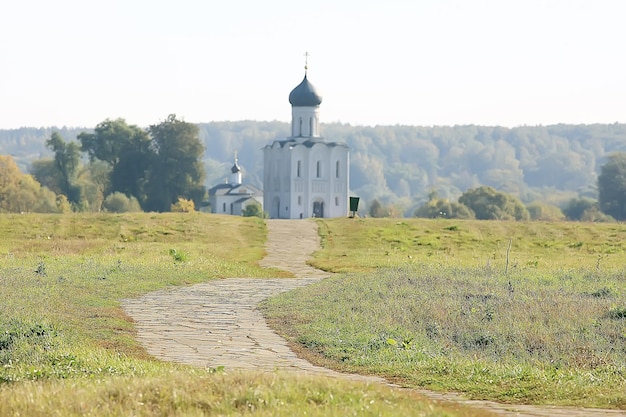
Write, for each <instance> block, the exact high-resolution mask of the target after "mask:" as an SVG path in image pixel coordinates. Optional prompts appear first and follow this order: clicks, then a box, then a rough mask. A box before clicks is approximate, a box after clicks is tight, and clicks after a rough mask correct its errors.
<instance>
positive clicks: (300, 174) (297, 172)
mask: <svg viewBox="0 0 626 417" xmlns="http://www.w3.org/2000/svg"><path fill="white" fill-rule="evenodd" d="M301 176H302V161H298V166H297V168H296V177H298V178H300V177H301Z"/></svg>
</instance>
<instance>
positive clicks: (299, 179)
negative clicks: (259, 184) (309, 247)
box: [263, 67, 350, 219]
mask: <svg viewBox="0 0 626 417" xmlns="http://www.w3.org/2000/svg"><path fill="white" fill-rule="evenodd" d="M289 102H290V103H291V136H290V137H288V138H287V139H286V140H276V141H274V142H273V143H272V144H271V145H267V146H265V147H264V148H263V158H264V176H263V209H264V210H265V211H266V212H267V213H269V216H270V218H272V219H304V218H308V217H320V218H328V217H344V216H346V215H347V214H348V189H349V186H350V181H349V180H350V179H349V173H350V166H349V164H350V150H349V148H348V146H347V145H346V144H345V143H338V142H326V141H325V140H324V138H323V137H322V136H320V104H321V103H322V96H321V95H320V94H319V92H318V91H317V90H316V89H315V87H314V86H313V84H311V83H310V82H309V80H308V79H307V67H305V73H304V79H303V80H302V82H301V83H300V84H299V85H298V86H297V87H296V88H294V89H293V90H292V91H291V93H290V94H289Z"/></svg>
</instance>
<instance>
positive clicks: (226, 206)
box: [209, 158, 263, 216]
mask: <svg viewBox="0 0 626 417" xmlns="http://www.w3.org/2000/svg"><path fill="white" fill-rule="evenodd" d="M242 179H243V175H242V172H241V167H240V166H239V163H238V161H237V158H235V164H234V165H233V167H232V168H231V176H230V182H228V183H224V184H219V185H216V186H215V187H212V188H210V189H209V204H210V205H211V213H217V214H232V215H234V216H241V215H242V214H243V211H244V209H245V208H246V207H247V206H248V205H249V204H259V205H260V206H261V209H263V192H262V191H261V190H259V189H258V188H256V187H254V186H252V185H244V184H242Z"/></svg>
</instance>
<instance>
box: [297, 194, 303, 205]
mask: <svg viewBox="0 0 626 417" xmlns="http://www.w3.org/2000/svg"><path fill="white" fill-rule="evenodd" d="M298 205H299V206H301V205H302V196H301V195H299V196H298Z"/></svg>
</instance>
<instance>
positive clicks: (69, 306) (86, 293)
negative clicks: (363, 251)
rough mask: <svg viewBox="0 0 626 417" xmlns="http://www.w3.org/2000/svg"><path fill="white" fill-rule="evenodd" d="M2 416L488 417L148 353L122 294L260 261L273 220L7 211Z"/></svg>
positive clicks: (247, 273)
mask: <svg viewBox="0 0 626 417" xmlns="http://www.w3.org/2000/svg"><path fill="white" fill-rule="evenodd" d="M0 231H1V233H2V239H1V240H0V300H2V303H0V415H29V416H44V415H45V416H48V415H63V416H66V415H67V416H72V415H81V416H82V415H137V416H160V415H242V414H254V415H261V416H263V415H268V416H269V415H302V414H304V413H306V414H307V415H314V416H315V415H319V416H321V415H325V416H326V415H338V416H339V415H342V416H343V415H347V414H355V413H357V414H360V415H397V414H396V410H398V412H400V413H401V414H402V415H424V416H452V415H454V416H477V415H479V413H477V412H474V411H471V410H470V411H468V410H467V409H462V408H458V407H453V408H450V407H442V406H438V405H434V404H432V403H431V402H430V401H427V400H424V399H422V398H421V397H417V396H415V395H413V394H411V393H408V392H398V391H393V390H390V389H389V388H387V387H384V386H380V385H364V384H358V383H353V382H348V381H338V380H329V379H324V378H314V377H299V376H295V375H281V374H264V375H259V374H256V373H232V372H230V371H229V370H228V369H226V370H225V371H224V372H220V371H218V372H216V370H212V369H194V368H190V367H185V366H182V365H175V364H169V363H162V362H159V361H156V360H154V359H152V358H150V357H149V356H148V355H147V354H146V352H145V351H144V349H143V348H142V347H141V346H140V345H139V344H138V342H137V341H136V340H135V338H134V335H135V330H134V325H133V322H132V320H131V319H130V318H129V317H127V316H126V315H125V314H124V312H123V311H122V309H121V308H120V300H121V299H124V298H130V297H135V296H138V295H140V294H144V293H146V292H149V291H153V290H157V289H161V288H165V287H168V286H177V285H190V284H193V283H198V282H204V281H207V280H211V279H216V278H228V277H240V276H242V277H258V278H259V279H262V278H263V277H276V276H288V274H286V273H284V272H280V271H275V270H266V269H262V268H259V267H258V265H257V264H256V262H257V261H258V260H259V259H261V258H262V256H263V253H264V252H263V243H264V241H265V236H266V227H265V224H264V222H263V221H262V220H260V219H257V218H241V217H234V216H215V215H207V214H200V213H195V214H189V213H182V214H149V213H148V214H144V213H139V214H132V215H113V214H72V215H31V214H26V215H0Z"/></svg>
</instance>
